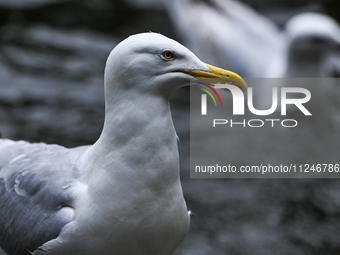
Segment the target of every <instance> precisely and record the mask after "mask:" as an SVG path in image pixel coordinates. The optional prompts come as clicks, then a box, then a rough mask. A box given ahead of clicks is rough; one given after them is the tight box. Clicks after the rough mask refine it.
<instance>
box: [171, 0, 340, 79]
mask: <svg viewBox="0 0 340 255" xmlns="http://www.w3.org/2000/svg"><path fill="white" fill-rule="evenodd" d="M164 4H165V6H166V9H167V11H168V13H169V16H170V18H171V20H172V23H173V24H174V27H175V29H176V30H177V31H178V33H179V35H180V36H181V38H182V39H183V41H184V43H185V45H187V46H188V47H189V48H190V49H192V50H193V52H194V53H196V54H197V56H198V57H201V58H204V59H208V60H209V61H210V62H215V63H218V65H219V66H221V67H224V68H229V69H232V70H234V71H236V72H238V73H240V74H241V75H242V76H243V77H246V78H285V77H333V76H332V75H333V74H337V73H338V72H339V71H338V70H337V69H335V70H334V67H336V68H338V65H334V63H337V62H340V60H337V59H338V58H339V54H337V53H338V52H339V48H340V44H339V43H340V41H339V35H340V28H339V25H338V23H337V22H336V21H335V20H334V19H333V18H332V17H330V16H328V15H325V14H321V13H310V12H306V13H300V14H297V15H295V16H293V17H291V18H290V19H289V20H288V22H287V23H286V25H285V28H284V29H283V30H282V29H280V28H279V27H278V26H277V25H276V24H275V23H274V22H273V21H271V20H270V19H268V18H267V17H265V16H264V15H262V14H260V13H258V12H256V11H255V10H254V9H252V8H251V7H250V6H248V5H247V4H244V3H242V2H239V1H236V0H173V1H164ZM230 38H232V40H230ZM328 58H332V61H329V60H327V59H328ZM328 67H329V68H333V69H332V70H328V69H327V70H323V69H324V68H328Z"/></svg>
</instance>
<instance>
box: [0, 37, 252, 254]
mask: <svg viewBox="0 0 340 255" xmlns="http://www.w3.org/2000/svg"><path fill="white" fill-rule="evenodd" d="M206 77H210V78H220V79H224V80H225V81H230V78H240V77H239V76H238V75H237V74H235V73H232V72H230V71H226V70H223V69H220V68H216V67H214V66H211V65H207V64H205V63H203V62H202V61H200V60H199V59H198V58H197V57H196V56H195V55H194V54H193V53H192V52H190V51H189V50H188V49H187V48H185V47H184V46H182V45H181V44H179V43H177V42H176V41H174V40H171V39H169V38H167V37H165V36H162V35H160V34H156V33H144V34H138V35H134V36H131V37H128V38H127V39H126V40H124V41H123V42H121V43H120V44H118V46H116V47H115V48H114V50H113V51H112V52H111V54H110V56H109V58H108V60H107V63H106V69H105V123H104V127H103V131H102V133H101V135H100V137H99V139H98V140H97V142H96V143H95V144H94V145H92V146H82V147H76V148H73V149H66V148H64V147H62V146H58V145H47V144H44V143H39V144H37V143H36V144H31V143H28V142H24V141H18V142H15V141H12V140H9V139H0V246H1V247H2V248H3V250H4V251H5V252H7V253H8V254H9V255H14V254H16V255H18V254H20V255H23V254H34V255H39V254H51V255H52V254H54V255H57V254H58V255H60V254H63V255H78V254H79V255H80V254H81V255H97V254H101V255H109V254H112V255H113V254H114V255H137V254H138V255H147V254H148V255H151V254H154V255H170V254H171V253H172V252H173V251H174V250H175V249H176V247H177V246H178V245H179V243H180V242H181V241H182V240H183V239H184V237H185V235H186V233H187V231H188V228H189V221H190V218H189V217H190V213H188V211H187V207H186V203H185V201H184V198H183V193H182V187H181V184H180V180H179V158H178V150H177V139H176V133H175V129H174V126H173V123H172V119H171V113H170V107H169V102H168V98H169V96H170V94H171V93H172V91H174V90H175V89H177V88H179V87H182V86H185V85H189V80H190V79H199V78H206ZM237 80H238V81H237V82H236V83H235V85H236V86H239V87H241V88H242V90H246V83H245V82H244V81H243V80H242V79H241V78H240V79H237ZM80 132H81V130H80Z"/></svg>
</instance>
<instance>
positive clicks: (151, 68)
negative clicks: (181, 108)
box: [105, 32, 247, 95]
mask: <svg viewBox="0 0 340 255" xmlns="http://www.w3.org/2000/svg"><path fill="white" fill-rule="evenodd" d="M212 78H215V79H212ZM202 79H203V80H204V81H205V82H206V83H210V84H213V83H227V82H228V83H231V84H234V85H235V86H238V87H239V88H241V90H242V91H246V88H247V85H246V83H245V81H244V80H243V79H242V78H241V77H240V76H239V75H237V74H236V73H233V72H231V71H227V70H224V69H221V68H218V67H215V66H212V65H209V64H206V63H204V62H202V61H201V60H200V59H199V58H198V57H196V56H195V54H193V53H192V52H191V51H190V50H188V49H187V48H186V47H184V46H183V45H181V44H180V43H178V42H176V41H174V40H172V39H169V38H167V37H165V36H163V35H161V34H157V33H151V32H150V33H142V34H137V35H133V36H130V37H128V38H127V39H125V40H124V41H122V42H121V43H119V44H118V45H117V46H116V47H115V48H114V49H113V50H112V52H111V54H110V56H109V58H108V60H107V63H106V69H105V88H106V90H107V89H110V90H115V91H117V90H118V91H135V92H137V93H139V94H141V93H148V94H163V95H170V94H171V92H172V91H174V90H175V89H177V88H179V87H182V86H187V85H190V84H193V82H192V81H200V80H202Z"/></svg>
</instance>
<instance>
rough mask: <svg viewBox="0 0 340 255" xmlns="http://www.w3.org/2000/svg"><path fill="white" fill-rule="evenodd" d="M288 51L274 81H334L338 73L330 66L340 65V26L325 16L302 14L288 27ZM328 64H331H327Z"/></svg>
mask: <svg viewBox="0 0 340 255" xmlns="http://www.w3.org/2000/svg"><path fill="white" fill-rule="evenodd" d="M285 32H286V34H287V38H288V40H287V49H286V53H285V58H284V59H283V60H282V62H283V63H282V64H281V66H282V69H281V70H278V73H276V74H275V73H272V74H271V76H273V77H301V78H305V77H315V78H317V77H319V78H321V77H331V78H333V77H334V75H336V73H337V70H336V69H335V70H332V71H330V70H328V67H329V68H330V69H331V67H332V66H333V67H334V66H335V65H332V64H330V63H334V62H338V61H340V58H339V49H340V26H339V24H338V23H337V21H336V20H334V19H333V18H332V17H330V16H328V15H325V14H322V13H311V12H306V13H300V14H297V15H295V16H293V17H292V18H291V19H289V20H288V22H287V23H286V25H285ZM326 63H329V64H326Z"/></svg>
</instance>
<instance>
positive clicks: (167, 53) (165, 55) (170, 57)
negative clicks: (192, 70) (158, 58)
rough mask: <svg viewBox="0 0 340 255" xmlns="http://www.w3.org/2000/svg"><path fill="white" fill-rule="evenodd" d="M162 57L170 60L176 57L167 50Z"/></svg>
mask: <svg viewBox="0 0 340 255" xmlns="http://www.w3.org/2000/svg"><path fill="white" fill-rule="evenodd" d="M162 56H163V57H164V58H165V59H167V60H170V59H173V58H174V57H175V54H174V53H173V52H172V51H170V50H166V51H163V53H162Z"/></svg>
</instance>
